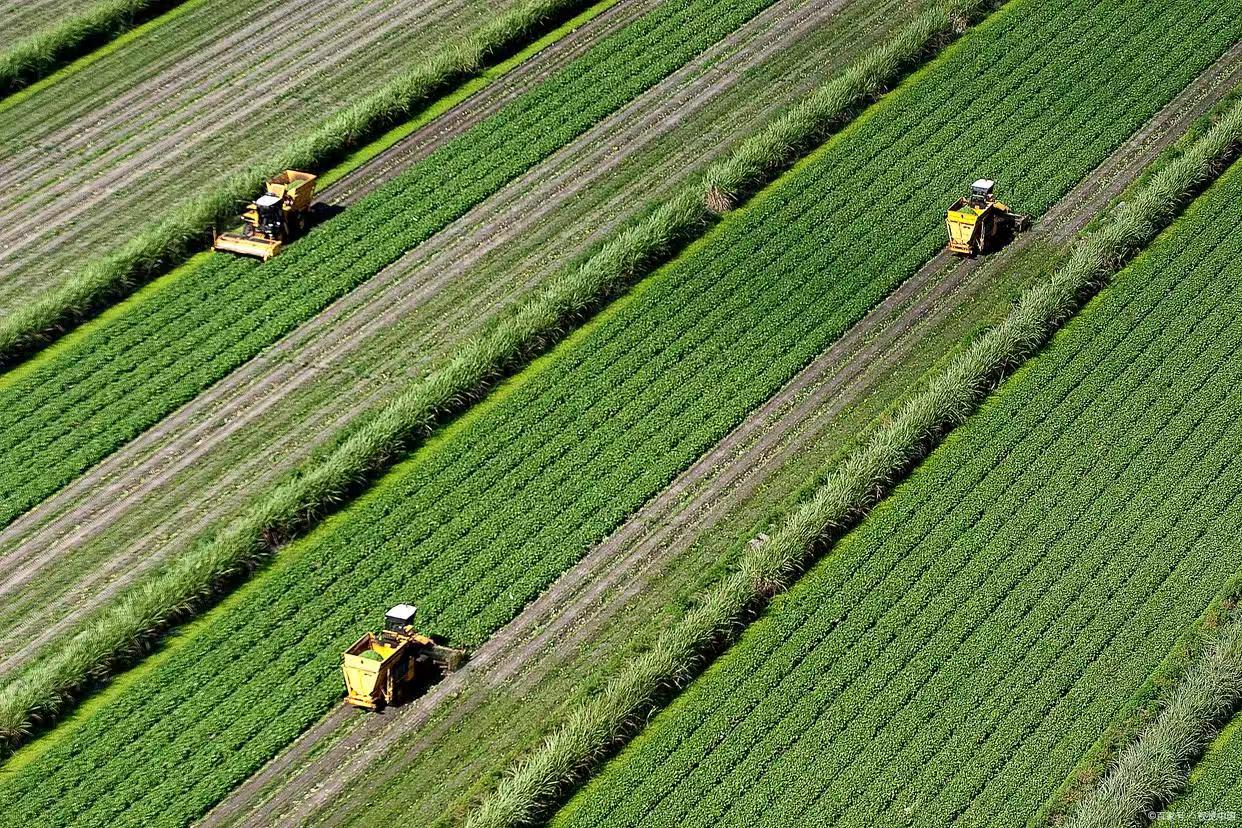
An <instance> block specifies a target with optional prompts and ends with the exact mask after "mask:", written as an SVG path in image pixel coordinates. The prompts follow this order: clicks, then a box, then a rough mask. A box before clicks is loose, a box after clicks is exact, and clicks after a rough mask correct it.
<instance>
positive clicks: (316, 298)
mask: <svg viewBox="0 0 1242 828" xmlns="http://www.w3.org/2000/svg"><path fill="white" fill-rule="evenodd" d="M770 2H771V0H731V2H729V3H726V4H708V5H711V8H708V5H705V0H676V1H675V2H671V3H667V4H664V5H662V6H661V7H660V8H659V9H657V10H656V11H654V12H652V13H651V14H649V15H647V16H646V17H644V18H642V19H640V20H638V21H636V22H635V23H633V24H631V25H630V26H629V27H627V28H626V29H624V30H622V31H621V32H619V33H618V34H616V35H614V36H613V37H611V38H609V39H607V40H605V41H603V42H601V43H600V44H598V46H596V47H595V48H593V49H592V50H591V51H590V52H589V53H588V54H586V55H585V56H583V57H582V58H580V59H579V60H577V61H575V62H574V63H573V64H571V65H570V66H568V67H567V68H566V69H565V70H564V71H562V72H561V73H559V74H558V75H556V76H555V77H554V78H552V79H550V80H549V81H548V82H546V83H544V84H542V85H541V86H539V87H538V88H536V89H535V90H532V91H531V92H530V93H528V94H527V95H525V96H523V97H522V98H520V99H519V100H517V101H515V102H514V103H513V104H512V105H510V106H509V107H506V108H505V110H503V111H502V112H500V113H498V114H497V115H496V116H494V117H492V118H490V119H488V120H487V121H485V122H484V123H482V124H479V125H478V126H477V127H476V128H475V129H473V130H471V131H470V132H469V133H467V134H466V135H464V136H462V138H460V139H459V140H456V141H454V142H453V143H452V144H449V145H447V146H445V147H444V148H442V149H441V150H439V151H437V152H435V153H433V154H432V155H431V156H430V157H428V158H427V159H426V160H425V161H423V162H422V163H420V164H418V165H416V166H415V167H413V168H412V169H410V170H409V171H407V172H405V173H403V174H402V175H401V176H399V177H398V178H397V179H395V180H393V181H392V182H390V183H389V184H387V185H385V186H384V187H382V188H380V189H379V190H378V191H376V192H375V193H374V194H372V195H370V196H368V197H367V198H366V199H364V200H363V201H361V202H359V203H358V204H357V205H355V206H354V207H351V208H350V209H348V210H346V211H345V212H344V213H342V214H341V215H340V216H337V217H335V218H334V219H331V220H329V221H328V222H326V223H325V224H324V225H322V226H320V227H317V228H316V229H314V230H313V231H311V233H309V234H308V236H307V237H306V238H305V239H303V240H302V241H300V242H298V243H297V244H295V245H293V246H291V247H290V248H289V249H288V250H287V251H286V252H283V253H282V254H281V255H280V256H278V257H276V258H275V259H273V260H272V261H270V262H268V263H266V264H262V265H260V264H259V263H258V262H256V261H255V260H251V259H242V258H239V257H233V256H226V255H217V256H214V257H212V260H211V261H210V262H209V263H208V264H207V265H205V266H204V267H202V268H200V269H199V270H198V271H197V272H196V273H195V274H194V276H193V278H192V279H185V280H183V281H180V282H178V283H177V284H174V285H172V286H170V287H169V288H168V289H167V290H163V291H160V292H158V293H157V294H155V295H154V296H152V297H151V298H150V299H149V300H148V301H143V302H138V303H134V305H133V306H132V307H130V308H128V309H127V310H126V312H125V313H123V314H120V315H118V316H116V317H114V318H111V319H108V320H106V323H105V324H101V325H99V326H98V327H97V328H95V329H93V330H92V331H91V332H90V335H88V336H85V337H83V338H82V339H80V340H79V341H77V342H75V343H74V347H72V348H68V349H64V350H58V351H56V352H54V353H51V354H49V356H48V358H46V359H41V360H39V361H38V363H37V364H36V365H32V366H29V369H25V370H23V371H22V373H21V375H20V376H19V377H16V378H14V379H13V380H12V381H10V382H7V383H5V384H3V385H2V386H0V409H3V410H4V413H3V414H0V524H6V523H8V522H10V521H11V520H12V519H13V518H14V517H16V516H17V515H19V514H21V513H22V512H24V511H26V510H27V509H29V508H30V507H32V506H33V505H35V504H36V503H38V502H40V501H41V500H42V499H43V498H45V497H47V496H48V495H49V494H51V493H52V492H54V491H56V490H57V489H58V488H60V487H61V486H63V485H65V484H66V483H68V482H69V481H70V480H72V479H73V478H74V477H76V476H77V475H79V474H81V473H82V472H83V471H84V470H86V469H87V468H89V467H91V466H93V465H94V464H95V463H97V462H99V460H101V459H102V458H104V457H106V456H107V455H108V454H110V453H111V452H112V451H114V450H116V449H117V448H119V447H120V446H122V445H124V444H125V443H126V442H128V441H129V440H131V439H133V438H134V437H135V436H137V435H138V434H140V433H141V432H143V431H144V430H146V429H147V428H149V427H150V426H152V425H153V424H155V423H156V422H158V421H159V420H160V419H161V418H163V417H164V416H165V415H166V414H168V413H169V412H170V411H173V410H174V409H176V408H177V407H179V406H180V405H182V404H184V403H186V402H188V401H189V400H191V399H193V398H194V397H195V396H197V395H198V394H199V393H200V392H201V391H202V390H203V389H204V388H206V387H208V386H209V385H211V384H212V383H213V382H215V381H216V380H218V379H220V378H221V377H223V376H224V375H226V374H227V373H229V372H230V371H232V370H233V369H234V368H236V367H237V366H239V365H241V364H242V363H243V362H245V361H246V360H248V359H250V358H251V357H253V356H254V355H255V354H257V353H258V352H259V351H260V350H262V349H263V348H264V347H266V346H267V345H269V344H271V343H272V342H274V341H276V340H277V339H279V338H280V337H282V336H283V335H285V334H286V333H288V332H289V331H290V330H292V329H293V328H294V327H296V326H297V325H298V324H300V323H301V322H303V321H305V320H306V319H309V318H310V317H311V316H313V315H314V314H315V313H317V312H318V311H320V310H321V309H323V308H324V307H325V306H326V305H328V304H329V303H331V302H332V301H333V300H334V299H337V298H338V297H340V296H341V295H343V294H344V293H346V292H347V291H349V290H351V289H352V288H354V287H356V286H357V285H358V284H360V283H362V282H364V281H366V280H367V279H369V278H371V277H372V276H374V275H375V274H376V273H378V272H379V271H380V270H381V269H383V268H384V267H385V266H387V265H388V264H390V263H392V262H393V261H395V260H396V259H397V258H399V257H400V256H401V255H402V254H403V253H405V252H406V251H408V250H409V249H410V248H412V247H414V246H416V245H417V244H419V243H420V242H422V241H423V240H425V239H426V238H428V237H429V236H431V235H432V234H433V233H435V232H437V231H438V230H440V229H441V228H443V227H444V226H445V225H447V224H448V223H449V222H451V221H453V220H454V219H456V218H458V217H459V216H461V215H462V214H464V213H465V212H466V211H467V210H468V209H470V208H471V207H473V206H474V205H475V204H477V203H478V202H479V201H481V200H482V199H484V198H486V197H487V196H489V195H491V194H492V193H494V192H496V191H497V190H498V189H500V188H501V187H503V186H504V185H505V184H506V183H508V182H509V181H511V180H513V179H514V178H515V177H517V176H518V175H520V174H522V173H523V172H525V171H526V170H528V169H530V168H531V167H532V166H534V165H535V164H536V163H538V162H539V161H540V160H541V159H543V158H545V157H546V156H547V155H548V154H550V153H551V152H554V151H555V150H557V149H559V148H560V147H562V146H564V145H565V144H566V143H568V142H569V141H571V140H573V139H574V138H575V137H577V136H578V135H580V134H582V132H583V131H585V130H586V129H587V128H588V127H590V126H591V125H592V124H594V123H595V122H596V121H598V120H599V119H600V118H602V117H604V116H606V115H608V114H609V113H611V112H613V111H614V110H615V109H617V108H618V107H619V106H621V105H622V104H623V103H625V102H627V101H629V100H631V99H632V98H634V97H635V96H636V95H638V94H640V93H641V92H642V91H644V90H645V89H647V88H649V87H650V86H652V85H653V84H655V83H657V82H658V81H659V80H661V79H662V78H664V77H666V76H667V75H668V74H670V73H671V72H673V71H674V70H675V69H677V68H679V67H680V66H681V65H682V64H684V63H685V62H686V61H687V60H689V59H690V58H691V57H692V56H694V55H695V54H697V53H698V52H700V51H702V50H703V49H705V48H707V47H708V46H710V45H711V44H712V43H714V42H716V41H717V40H719V39H720V38H721V37H723V36H724V35H725V34H726V33H728V32H729V31H732V30H733V29H735V28H736V27H737V26H739V25H741V24H742V23H743V22H745V21H746V20H747V19H749V18H750V17H751V16H753V15H754V14H755V13H756V12H758V11H759V10H760V9H762V8H764V7H765V6H766V5H768V4H769V3H770ZM691 21H697V22H695V23H694V25H693V26H691ZM684 27H692V28H693V29H694V34H693V36H684V35H675V34H673V32H675V31H677V30H678V29H681V28H684Z"/></svg>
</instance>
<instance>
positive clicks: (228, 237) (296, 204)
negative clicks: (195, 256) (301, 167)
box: [212, 170, 315, 262]
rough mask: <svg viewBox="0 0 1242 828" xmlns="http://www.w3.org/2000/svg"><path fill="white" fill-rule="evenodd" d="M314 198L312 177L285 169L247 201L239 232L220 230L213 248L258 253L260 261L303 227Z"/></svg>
mask: <svg viewBox="0 0 1242 828" xmlns="http://www.w3.org/2000/svg"><path fill="white" fill-rule="evenodd" d="M314 198H315V176H313V175H311V174H310V173H304V172H298V171H297V170H285V171H284V172H282V173H281V174H280V175H278V176H276V177H275V178H272V179H269V180H268V182H267V189H266V192H264V193H263V195H261V196H259V197H258V198H257V199H255V200H254V201H252V202H250V206H249V207H247V208H246V211H245V212H244V213H242V215H241V219H242V231H241V232H240V233H221V234H220V235H218V236H216V237H215V241H214V243H213V244H212V247H213V248H214V249H216V250H227V251H228V252H230V253H240V254H241V255H243V256H258V257H259V258H260V259H262V260H263V261H265V262H266V261H267V260H268V259H270V258H272V257H273V256H275V255H276V254H277V253H279V252H280V248H281V247H283V246H284V244H285V242H286V241H288V240H289V239H290V238H292V237H293V236H296V235H297V234H298V233H301V232H302V230H303V229H305V227H306V214H307V212H308V211H309V210H310V207H311V201H312V200H313V199H314Z"/></svg>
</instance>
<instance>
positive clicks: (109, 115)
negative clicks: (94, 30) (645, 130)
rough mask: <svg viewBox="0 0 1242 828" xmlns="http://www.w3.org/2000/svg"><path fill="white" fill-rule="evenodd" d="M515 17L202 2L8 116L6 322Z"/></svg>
mask: <svg viewBox="0 0 1242 828" xmlns="http://www.w3.org/2000/svg"><path fill="white" fill-rule="evenodd" d="M515 5H516V3H506V2H502V3H499V4H494V7H493V8H491V9H487V8H485V7H484V6H483V5H480V4H471V3H466V2H449V3H427V2H415V3H394V2H391V0H365V1H364V0H351V2H349V3H345V4H332V5H331V6H325V5H323V4H319V3H313V2H304V0H265V1H264V2H260V3H259V4H257V5H256V4H255V3H241V2H234V1H233V0H229V2H225V3H216V4H202V5H199V6H196V7H194V8H191V9H189V10H188V11H187V12H186V13H185V14H182V15H178V16H177V17H176V18H175V19H173V20H171V21H169V23H167V24H166V25H161V26H159V27H157V28H155V29H153V30H152V31H150V32H148V33H147V34H146V35H145V36H144V37H141V38H138V39H136V40H134V41H131V42H129V43H127V44H125V45H124V46H123V47H121V48H120V49H118V50H116V51H115V52H113V53H111V54H108V55H106V56H105V57H103V58H102V59H100V60H99V61H96V62H94V63H92V64H91V66H90V67H88V68H87V69H84V70H82V71H81V72H76V73H73V74H70V75H68V76H65V77H62V78H58V80H57V82H55V83H51V84H50V85H47V86H45V87H43V88H41V89H39V90H38V91H37V92H36V93H35V94H32V95H29V96H25V97H23V98H22V99H21V100H19V101H16V102H15V103H14V104H13V105H11V106H8V107H6V109H5V111H4V117H3V118H2V119H0V176H5V177H8V176H10V175H11V176H14V180H15V181H20V182H22V186H20V187H10V188H6V190H5V191H4V193H3V194H0V210H3V211H4V212H5V213H6V214H9V215H11V216H12V218H13V220H12V221H8V222H5V227H4V228H0V277H2V278H0V315H7V314H8V313H11V312H12V311H13V310H15V309H16V308H18V307H20V306H21V304H23V303H24V302H26V301H28V300H29V299H30V298H31V297H33V296H35V295H37V294H39V293H41V292H45V291H48V290H51V289H53V288H55V287H57V286H59V285H61V284H63V283H64V281H65V280H66V279H67V278H68V276H69V275H71V274H72V273H73V272H75V270H76V269H78V268H80V267H81V266H82V264H83V262H84V261H86V260H89V259H91V258H93V257H98V256H100V255H102V254H103V253H106V252H108V251H109V250H111V249H112V248H114V247H116V246H117V242H118V240H119V239H124V238H125V237H127V236H128V235H132V234H134V233H136V232H137V231H138V230H139V229H140V228H143V227H145V226H147V225H150V224H153V223H155V222H156V221H158V219H159V218H160V217H161V216H162V215H164V214H166V213H168V212H169V211H172V210H173V209H175V208H176V207H177V206H178V205H179V204H181V203H183V202H184V201H185V200H186V199H187V198H188V197H189V196H192V195H194V194H195V193H196V192H198V191H199V190H201V189H203V188H205V187H207V185H209V184H211V183H213V182H216V181H218V180H220V179H221V178H223V177H226V176H227V175H229V174H231V173H233V172H237V171H240V170H243V169H245V168H246V167H247V166H248V165H250V164H253V163H255V162H256V161H258V160H259V159H261V158H262V157H264V156H265V155H266V154H268V153H270V151H271V150H272V149H273V148H274V147H276V146H280V145H283V144H284V143H286V142H288V141H290V140H291V139H292V138H293V137H295V136H297V135H299V134H302V133H306V132H309V131H310V130H311V129H312V128H313V127H314V126H316V125H318V124H319V123H321V122H322V121H323V120H324V119H325V118H326V117H327V116H328V115H329V114H331V113H333V112H335V111H337V110H340V109H342V108H343V107H344V106H345V105H347V104H348V103H351V102H353V101H354V100H356V99H357V98H358V97H359V96H361V94H362V93H363V92H364V91H365V90H368V89H371V88H374V87H375V86H377V85H379V84H381V83H382V82H383V81H384V80H385V79H387V78H389V77H393V76H395V75H396V74H397V73H399V72H400V71H402V70H403V69H406V68H408V65H409V64H410V63H411V61H412V60H413V59H414V58H415V57H418V56H420V55H423V54H425V53H427V52H429V51H431V50H432V49H433V47H434V46H435V44H437V43H443V42H444V41H445V40H446V39H451V38H452V37H454V36H461V35H462V34H464V33H466V32H469V31H472V30H474V29H475V28H477V27H478V26H479V25H480V24H481V23H483V22H484V21H485V20H486V19H487V18H488V16H489V15H490V14H495V13H498V12H501V11H503V10H504V9H506V8H507V7H510V6H515ZM222 25H223V26H225V27H231V30H230V31H228V33H227V34H225V35H224V36H221V27H222ZM355 32H356V33H358V34H356V35H351V33H355ZM257 43H262V44H263V46H264V48H261V49H256V48H255V47H256V44H257ZM101 101H102V102H104V103H102V104H101V103H100V102H101ZM155 204H158V205H159V208H158V209H157V210H153V209H152V205H155Z"/></svg>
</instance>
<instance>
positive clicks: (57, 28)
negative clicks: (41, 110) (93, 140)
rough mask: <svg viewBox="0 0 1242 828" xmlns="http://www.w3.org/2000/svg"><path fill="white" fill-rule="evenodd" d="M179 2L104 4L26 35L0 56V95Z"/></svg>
mask: <svg viewBox="0 0 1242 828" xmlns="http://www.w3.org/2000/svg"><path fill="white" fill-rule="evenodd" d="M178 2H179V0H105V2H101V3H96V4H95V5H93V6H89V7H87V8H85V9H83V10H82V11H81V12H80V13H78V14H74V15H71V16H69V17H66V18H64V19H63V20H58V21H55V22H53V23H52V24H51V25H49V26H47V27H45V28H41V29H39V30H38V31H35V32H32V33H31V34H28V35H26V36H25V37H23V38H21V39H20V40H18V41H17V42H15V43H13V44H12V45H11V46H9V47H8V48H6V49H5V50H4V51H3V52H0V95H3V94H5V93H8V92H13V91H15V90H17V89H20V88H21V87H23V86H26V85H27V84H30V83H33V82H34V81H36V80H38V79H39V78H41V77H43V76H44V75H46V74H47V73H48V72H50V71H51V70H53V69H55V68H56V67H58V66H60V65H62V64H63V63H65V62H67V61H68V60H70V59H72V58H74V57H77V56H78V55H80V54H82V53H84V52H86V51H87V50H89V49H92V48H94V47H95V46H98V45H99V44H101V43H104V42H105V41H107V40H110V39H112V38H113V37H116V36H117V35H118V34H120V33H121V32H123V31H125V30H126V29H128V28H130V27H131V26H133V25H134V24H135V23H137V22H139V21H141V20H143V19H145V18H149V17H152V16H154V15H155V14H157V13H159V12H160V11H163V10H164V9H167V8H169V7H172V6H175V5H176V4H177V3H178Z"/></svg>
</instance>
